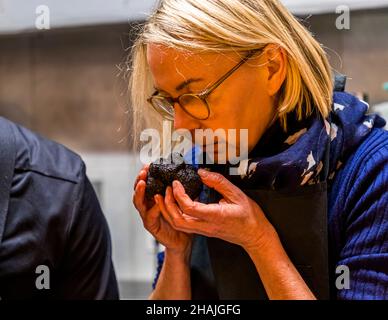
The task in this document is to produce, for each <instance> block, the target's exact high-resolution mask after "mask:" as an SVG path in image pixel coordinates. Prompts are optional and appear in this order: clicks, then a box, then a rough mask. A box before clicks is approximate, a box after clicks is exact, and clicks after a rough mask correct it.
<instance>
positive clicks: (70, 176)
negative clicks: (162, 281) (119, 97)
mask: <svg viewBox="0 0 388 320" xmlns="http://www.w3.org/2000/svg"><path fill="white" fill-rule="evenodd" d="M111 250H112V249H111V240H110V233H109V229H108V225H107V222H106V220H105V217H104V215H103V213H102V211H101V208H100V205H99V202H98V200H97V197H96V194H95V192H94V190H93V187H92V185H91V183H90V181H89V180H88V178H87V176H86V172H85V164H84V163H83V161H82V160H81V158H80V157H79V156H78V155H76V154H75V153H73V152H71V151H70V150H68V149H66V148H65V147H63V146H62V145H59V144H57V143H54V142H52V141H49V140H46V139H44V138H42V137H40V136H39V135H37V134H35V133H33V132H31V131H29V130H27V129H25V128H23V127H21V126H19V125H16V124H14V123H12V122H10V121H8V120H6V119H4V118H1V117H0V298H1V299H2V300H7V299H77V300H78V299H88V300H89V299H118V297H119V294H118V286H117V281H116V276H115V271H114V268H113V264H112V260H111V253H112V251H111Z"/></svg>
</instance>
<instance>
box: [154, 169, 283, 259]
mask: <svg viewBox="0 0 388 320" xmlns="http://www.w3.org/2000/svg"><path fill="white" fill-rule="evenodd" d="M198 173H199V174H200V176H201V179H202V182H203V183H204V184H206V185H207V186H209V187H210V188H214V189H215V190H216V191H218V192H219V193H220V194H221V195H222V196H223V199H221V200H220V201H219V203H215V204H203V203H200V202H196V201H192V200H191V199H190V197H189V196H188V195H187V194H186V193H185V190H184V188H183V186H182V184H181V183H180V182H179V181H174V183H173V188H171V187H168V188H167V191H166V197H165V199H164V202H160V209H161V210H162V214H163V217H164V218H165V219H166V220H167V221H168V222H169V223H170V224H171V225H172V226H173V227H174V228H175V229H176V230H179V231H181V232H186V233H196V234H202V235H205V236H208V237H215V238H220V239H223V240H225V241H228V242H231V243H235V244H238V245H240V246H242V247H243V248H244V249H246V250H247V251H248V250H249V249H250V248H260V247H262V246H266V245H267V244H269V243H270V242H272V240H274V239H276V237H277V234H276V231H275V229H274V228H273V226H272V225H271V224H270V223H269V221H268V220H267V219H266V217H265V215H264V213H263V211H262V210H261V208H260V207H259V206H258V204H257V203H256V202H255V201H253V200H252V199H250V198H249V197H248V196H247V195H246V194H245V193H244V192H243V191H241V190H240V189H239V188H238V187H236V186H235V185H233V184H232V183H231V182H230V181H229V180H227V179H226V178H225V177H224V176H222V175H221V174H218V173H214V172H208V171H206V170H199V171H198Z"/></svg>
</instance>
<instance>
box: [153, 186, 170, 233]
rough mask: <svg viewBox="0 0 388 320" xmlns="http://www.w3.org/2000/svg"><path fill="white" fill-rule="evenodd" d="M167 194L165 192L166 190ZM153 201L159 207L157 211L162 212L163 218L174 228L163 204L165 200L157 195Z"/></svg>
mask: <svg viewBox="0 0 388 320" xmlns="http://www.w3.org/2000/svg"><path fill="white" fill-rule="evenodd" d="M166 192H167V190H166ZM155 201H156V202H157V204H158V205H159V209H160V211H161V212H162V216H163V218H164V219H165V220H166V221H167V222H168V223H169V224H170V225H171V226H172V227H174V224H173V221H172V219H171V215H170V213H169V211H168V209H167V207H166V203H165V200H164V199H163V197H162V196H160V195H157V196H156V197H155Z"/></svg>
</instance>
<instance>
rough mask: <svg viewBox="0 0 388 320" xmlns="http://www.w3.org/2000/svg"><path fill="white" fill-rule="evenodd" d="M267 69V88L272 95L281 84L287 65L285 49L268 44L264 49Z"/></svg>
mask: <svg viewBox="0 0 388 320" xmlns="http://www.w3.org/2000/svg"><path fill="white" fill-rule="evenodd" d="M264 50H265V51H264V53H265V59H266V66H267V71H268V79H267V90H268V95H269V96H274V95H276V94H277V93H278V91H279V90H280V87H281V86H282V84H283V82H284V80H285V78H286V74H287V67H288V60H287V54H286V51H285V50H284V49H283V48H281V47H280V46H279V45H275V44H269V45H267V46H266V48H265V49H264Z"/></svg>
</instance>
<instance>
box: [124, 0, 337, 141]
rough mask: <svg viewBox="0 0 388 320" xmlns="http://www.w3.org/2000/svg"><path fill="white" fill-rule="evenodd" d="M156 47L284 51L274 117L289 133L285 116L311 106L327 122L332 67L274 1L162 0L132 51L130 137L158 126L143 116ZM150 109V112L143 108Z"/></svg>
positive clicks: (303, 113)
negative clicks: (150, 48)
mask: <svg viewBox="0 0 388 320" xmlns="http://www.w3.org/2000/svg"><path fill="white" fill-rule="evenodd" d="M148 43H158V44H163V45H165V46H168V47H170V48H176V49H183V50H186V51H192V52H198V51H199V52H201V51H203V52H217V53H221V52H228V51H234V52H241V53H243V52H246V51H248V50H252V49H262V48H263V47H264V46H266V45H267V44H275V45H278V46H280V47H281V48H283V49H284V50H285V52H286V54H287V58H288V70H287V74H286V79H285V81H284V83H283V85H282V87H281V89H280V91H279V93H278V99H277V102H278V106H277V107H278V108H277V112H278V117H279V118H280V121H281V124H282V127H283V128H284V130H286V129H287V121H286V116H287V114H288V113H289V112H291V111H293V110H295V111H296V114H297V116H298V119H299V120H300V119H302V118H303V117H305V116H308V115H310V114H311V113H312V112H313V111H314V108H316V111H319V114H320V115H321V116H322V117H324V118H326V117H327V116H328V115H329V112H330V110H331V104H332V91H333V82H332V81H333V80H332V73H331V68H330V65H329V62H328V59H327V57H326V54H325V52H324V50H323V48H322V47H321V45H320V44H319V43H318V42H317V41H316V40H315V39H314V38H313V36H312V35H311V34H310V32H309V31H308V30H307V29H306V28H305V27H304V26H303V25H302V24H301V23H300V22H299V21H298V20H297V19H296V18H295V17H294V16H293V15H292V14H291V13H290V12H289V11H288V10H287V9H286V8H285V7H284V6H283V5H282V4H281V3H280V1H278V0H161V1H159V3H158V5H157V8H156V10H155V11H154V12H153V13H152V14H151V15H150V17H149V18H148V20H147V21H146V22H145V23H144V24H142V25H140V30H139V34H138V35H137V39H136V40H135V42H134V45H133V47H132V50H131V53H130V62H129V63H130V68H129V72H130V76H129V93H130V103H131V105H132V110H133V124H134V128H133V129H134V131H133V133H134V138H135V139H136V138H137V139H138V138H139V134H140V130H141V128H143V127H144V126H146V125H148V126H150V125H151V126H152V123H155V122H159V123H160V122H161V121H160V118H159V116H158V115H156V114H155V113H153V112H147V117H142V116H141V114H142V112H144V111H145V110H151V109H152V108H150V107H149V106H147V101H146V99H147V97H149V96H150V95H151V94H152V90H153V84H152V77H151V73H150V70H149V67H148V63H147V56H146V48H147V47H146V46H147V44H148ZM145 108H148V109H145Z"/></svg>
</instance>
